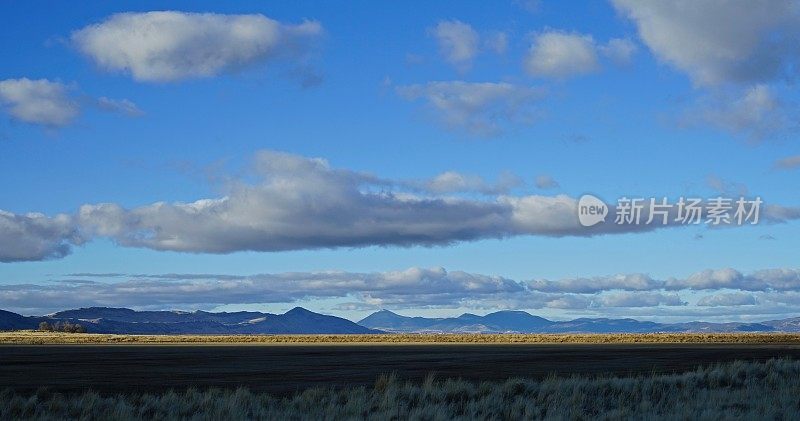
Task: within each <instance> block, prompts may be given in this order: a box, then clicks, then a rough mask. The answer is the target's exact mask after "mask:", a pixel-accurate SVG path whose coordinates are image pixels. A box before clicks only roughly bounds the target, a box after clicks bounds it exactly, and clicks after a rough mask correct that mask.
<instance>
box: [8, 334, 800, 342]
mask: <svg viewBox="0 0 800 421" xmlns="http://www.w3.org/2000/svg"><path fill="white" fill-rule="evenodd" d="M115 343H120V344H137V343H141V344H428V343H440V344H448V343H452V344H517V343H518V344H535V343H541V344H562V343H575V344H580V343H585V344H614V343H619V344H632V343H642V344H669V343H676V344H678V343H680V344H692V343H717V344H719V343H731V344H800V334H797V333H641V334H637V333H624V334H441V335H439V334H381V335H109V334H92V333H61V332H36V331H16V332H0V344H21V345H43V344H115Z"/></svg>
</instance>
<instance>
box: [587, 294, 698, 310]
mask: <svg viewBox="0 0 800 421" xmlns="http://www.w3.org/2000/svg"><path fill="white" fill-rule="evenodd" d="M595 302H596V303H599V304H600V305H601V306H602V307H656V306H661V305H664V306H683V305H686V304H687V303H686V302H685V301H682V300H681V298H680V297H679V296H678V294H674V293H671V294H670V293H658V292H652V293H632V292H619V293H615V294H608V295H601V296H599V297H598V298H597V300H596V301H595Z"/></svg>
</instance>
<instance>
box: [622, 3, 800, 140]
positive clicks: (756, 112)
mask: <svg viewBox="0 0 800 421" xmlns="http://www.w3.org/2000/svg"><path fill="white" fill-rule="evenodd" d="M613 3H614V5H615V7H616V8H617V10H619V11H620V12H621V13H622V14H623V15H625V16H627V17H629V18H630V19H631V20H633V21H634V22H635V24H636V26H637V28H638V32H639V35H640V37H641V38H642V40H643V41H644V43H645V44H646V45H647V47H648V48H649V49H650V50H651V51H652V52H653V54H654V55H655V56H656V57H657V58H658V59H660V60H661V61H663V62H664V63H667V64H668V65H670V66H672V67H673V68H675V69H677V70H679V71H681V72H684V73H685V74H686V75H688V77H689V78H690V79H691V81H692V82H693V84H694V85H695V86H696V87H698V88H704V89H706V90H709V91H711V94H710V95H705V96H702V97H701V98H700V101H699V104H698V105H697V106H695V107H694V108H695V109H692V110H690V111H689V112H688V113H687V115H688V116H689V120H691V121H694V122H703V123H706V124H710V125H711V126H714V127H717V128H719V129H721V130H724V131H728V132H731V133H734V134H744V135H745V136H747V137H749V138H750V139H754V140H760V139H763V138H767V137H773V136H775V135H777V134H779V133H782V132H784V131H786V130H787V129H791V128H794V127H796V124H795V123H794V121H796V114H797V112H796V109H795V108H796V107H794V106H789V105H788V104H784V103H782V102H781V101H780V100H779V99H778V98H777V95H776V94H775V90H776V89H775V87H776V86H777V85H780V84H783V83H784V82H791V81H792V80H794V78H796V76H797V69H798V58H800V48H798V45H800V44H798V41H800V30H799V29H798V28H800V25H799V24H800V8H798V7H797V3H796V2H795V1H793V0H776V1H772V0H756V1H752V2H746V3H744V2H735V1H724V0H714V1H705V2H696V1H692V0H677V1H669V2H663V1H657V0H645V1H638V0H636V1H635V0H613ZM790 84H791V83H790ZM786 86H789V85H786ZM731 90H733V91H737V92H734V93H731V92H730V91H731Z"/></svg>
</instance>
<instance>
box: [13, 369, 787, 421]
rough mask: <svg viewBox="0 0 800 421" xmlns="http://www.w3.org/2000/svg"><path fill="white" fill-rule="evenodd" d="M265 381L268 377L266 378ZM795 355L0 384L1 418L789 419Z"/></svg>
mask: <svg viewBox="0 0 800 421" xmlns="http://www.w3.org/2000/svg"><path fill="white" fill-rule="evenodd" d="M264 381H266V380H264ZM798 390H800V362H797V361H789V360H770V361H768V362H765V363H763V362H762V363H744V362H741V361H737V362H733V363H727V364H724V365H717V366H713V367H706V368H701V369H696V370H694V371H690V372H685V373H681V374H639V375H636V376H631V377H613V376H604V377H593V376H582V377H566V378H564V377H561V378H559V377H549V378H545V379H540V380H536V379H508V380H504V381H491V382H489V381H484V382H480V383H475V382H469V381H463V380H455V379H441V380H438V379H436V378H428V379H426V380H424V381H422V382H404V381H401V380H398V379H397V378H396V377H392V376H390V377H385V376H384V377H380V378H378V380H377V381H375V382H373V384H371V385H370V386H367V387H351V388H345V389H340V390H333V389H329V388H314V389H309V390H305V391H303V392H299V393H296V394H293V395H291V396H287V397H276V396H272V395H269V394H264V393H254V392H252V391H251V390H248V389H228V390H220V389H212V390H197V389H188V390H185V391H178V392H166V393H126V394H115V395H113V394H112V395H108V394H106V395H103V394H98V393H95V392H83V393H77V394H70V395H63V394H59V393H52V392H49V391H39V392H35V393H25V392H18V391H12V390H5V391H3V392H0V419H18V418H24V419H78V418H80V419H148V420H149V419H230V420H240V419H310V420H322V419H620V418H623V419H797V418H798V410H799V409H800V394H798V393H797V391H798Z"/></svg>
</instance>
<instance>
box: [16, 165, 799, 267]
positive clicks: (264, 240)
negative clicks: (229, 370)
mask: <svg viewBox="0 0 800 421" xmlns="http://www.w3.org/2000/svg"><path fill="white" fill-rule="evenodd" d="M253 170H254V173H252V174H250V175H249V176H248V177H244V178H242V179H229V180H226V183H225V185H224V186H222V189H223V195H222V196H221V197H215V198H207V199H200V200H196V201H194V202H190V203H181V202H173V203H170V202H157V203H153V204H150V205H145V206H140V207H134V208H131V209H125V208H123V207H122V206H120V205H118V204H114V203H99V204H87V205H84V206H81V207H80V209H79V210H78V212H77V214H75V215H73V216H71V217H67V218H66V219H63V221H64V222H63V224H65V225H64V229H65V230H66V232H72V231H73V230H75V231H78V232H80V233H81V235H82V238H86V239H92V238H110V239H112V240H114V241H116V242H117V243H118V244H120V245H122V246H128V247H144V248H150V249H155V250H170V251H180V252H195V253H233V252H238V251H264V252H268V251H283V250H310V249H320V248H339V247H370V246H400V247H408V246H441V245H448V244H452V243H456V242H461V241H475V240H480V239H490V238H506V237H512V236H525V235H537V236H552V237H561V236H586V237H588V236H596V235H604V234H622V233H636V232H646V231H651V230H655V229H659V228H662V225H660V224H639V225H636V224H616V223H614V221H613V220H609V221H607V222H605V223H601V224H598V225H595V226H593V227H590V228H586V227H583V226H581V225H580V224H579V222H578V218H577V200H576V199H575V198H572V197H569V196H566V195H556V196H540V195H521V196H513V195H510V194H500V195H499V196H498V195H492V194H490V193H491V192H490V191H489V190H497V192H498V193H499V192H500V191H501V190H503V186H502V185H500V184H494V185H491V184H489V185H487V186H481V185H474V184H472V185H471V184H470V183H473V182H474V181H469V180H467V184H464V185H461V186H459V185H457V183H456V184H452V183H451V184H449V185H448V184H447V183H445V185H444V186H440V187H441V188H445V189H446V190H447V189H449V190H454V189H459V190H466V192H467V193H469V192H470V191H469V190H470V189H475V188H481V187H485V188H486V189H488V190H485V191H484V192H483V193H484V194H485V195H487V196H488V197H485V196H484V197H474V195H466V197H462V196H453V195H446V194H445V195H443V194H435V193H431V192H427V191H422V192H420V191H419V190H418V187H411V188H410V187H408V186H411V185H414V184H415V183H417V182H416V181H413V180H412V181H407V180H386V179H381V178H378V177H376V176H373V175H370V174H365V173H360V172H355V171H350V170H346V169H336V168H332V167H331V166H330V165H329V164H328V163H327V161H325V160H324V159H320V158H305V157H302V156H297V155H292V154H287V153H281V152H274V151H262V152H259V153H258V154H257V155H256V157H255V159H254V165H253ZM479 192H480V191H479ZM609 206H610V208H611V209H610V211H609V213H611V214H612V215H613V214H614V212H615V211H614V208H613V206H611V205H609ZM6 218H8V219H9V220H15V221H16V220H18V218H20V216H19V215H14V214H10V213H7V214H6ZM41 218H44V219H45V220H49V219H48V218H46V217H44V216H41ZM671 219H674V218H671ZM794 219H800V208H786V207H781V206H777V205H769V206H763V207H762V211H761V221H762V222H761V223H781V222H786V221H789V220H794ZM59 220H61V219H59ZM11 225H12V226H13V225H14V224H11ZM668 226H669V227H679V226H682V225H680V224H679V223H672V224H670V225H668ZM734 226H735V225H734ZM20 232H21V233H22V234H20ZM21 235H30V236H31V241H33V242H34V243H36V242H38V241H39V236H40V233H39V232H38V231H31V230H22V231H19V230H17V231H15V230H13V229H12V230H4V231H0V256H14V255H15V253H16V251H15V250H16V246H15V243H16V242H21V243H24V239H20V238H19V237H20V236H21ZM58 244H60V245H62V247H64V248H67V249H68V247H69V242H61V243H58ZM42 256H43V255H42V253H38V254H37V253H32V254H31V255H30V257H29V258H28V259H27V260H36V259H37V258H43V257H42ZM19 259H21V260H22V258H19ZM6 260H8V258H6Z"/></svg>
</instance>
